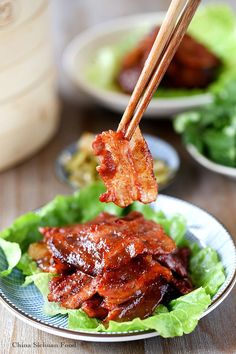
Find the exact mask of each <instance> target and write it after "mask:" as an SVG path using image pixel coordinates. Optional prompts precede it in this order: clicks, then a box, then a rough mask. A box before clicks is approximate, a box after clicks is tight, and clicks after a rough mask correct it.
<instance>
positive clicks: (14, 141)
mask: <svg viewBox="0 0 236 354" xmlns="http://www.w3.org/2000/svg"><path fill="white" fill-rule="evenodd" d="M58 109H59V105H58V100H57V97H56V94H55V77H54V75H53V74H50V75H45V77H44V79H43V80H42V81H41V83H40V84H39V85H38V84H37V85H35V86H34V87H33V88H30V90H29V91H28V92H25V93H24V94H23V95H21V96H18V97H17V98H16V99H15V100H14V101H11V102H8V103H5V104H3V105H0V126H1V130H0V170H3V169H5V168H7V167H9V166H11V165H12V164H15V163H17V162H20V161H22V160H23V159H24V158H26V157H29V156H31V155H32V154H33V153H35V152H36V151H37V150H39V149H40V148H41V147H42V146H43V145H44V144H45V143H47V142H48V141H49V140H50V138H51V136H52V135H53V134H54V133H55V131H56V129H57V125H58ZM6 117H7V119H6Z"/></svg>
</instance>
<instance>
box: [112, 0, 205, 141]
mask: <svg viewBox="0 0 236 354" xmlns="http://www.w3.org/2000/svg"><path fill="white" fill-rule="evenodd" d="M199 3H200V0H187V1H186V0H172V2H171V5H170V7H169V9H168V12H167V14H166V17H165V19H164V22H163V24H162V26H161V28H160V30H159V32H158V35H157V38H156V40H155V42H154V44H153V47H152V49H151V52H150V54H149V56H148V58H147V60H146V63H145V65H144V68H143V71H142V73H141V75H140V77H139V80H138V82H137V84H136V86H135V89H134V91H133V93H132V95H131V98H130V101H129V103H128V106H127V108H126V110H125V112H124V114H123V117H122V119H121V121H120V124H119V126H118V129H117V130H118V131H120V130H122V131H123V132H124V134H125V137H126V138H127V139H129V140H130V139H131V138H132V135H133V133H134V132H135V130H136V128H137V126H138V124H139V122H140V120H141V118H142V116H143V114H144V112H145V110H146V108H147V106H148V104H149V102H150V101H151V98H152V96H153V94H154V93H155V91H156V89H157V87H158V86H159V84H160V82H161V80H162V78H163V76H164V74H165V72H166V70H167V68H168V66H169V64H170V62H171V60H172V58H173V56H174V54H175V52H176V50H177V49H178V47H179V45H180V43H181V40H182V38H183V36H184V34H185V33H186V31H187V28H188V26H189V24H190V22H191V20H192V18H193V15H194V13H195V11H196V9H197V7H198V5H199Z"/></svg>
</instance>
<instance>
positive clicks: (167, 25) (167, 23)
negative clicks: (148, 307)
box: [118, 0, 186, 131]
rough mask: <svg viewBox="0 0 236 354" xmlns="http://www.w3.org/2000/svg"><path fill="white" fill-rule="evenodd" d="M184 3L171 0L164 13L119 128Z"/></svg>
mask: <svg viewBox="0 0 236 354" xmlns="http://www.w3.org/2000/svg"><path fill="white" fill-rule="evenodd" d="M185 5H186V0H172V2H171V4H170V6H169V9H168V11H167V13H166V16H165V18H164V21H163V23H162V26H161V28H160V30H159V32H158V35H157V37H156V39H155V42H154V44H153V46H152V49H151V51H150V53H149V56H148V58H147V60H146V62H145V64H144V68H143V70H142V72H141V75H140V77H139V79H138V82H137V84H136V86H135V88H134V91H133V93H132V95H131V97H130V100H129V103H128V106H127V108H126V110H125V112H124V114H123V117H122V119H121V121H120V124H119V126H118V131H119V130H124V128H125V127H126V125H127V123H128V122H129V120H130V118H131V116H132V115H133V112H134V110H135V107H136V106H137V104H138V101H139V100H140V98H141V95H142V93H143V90H144V89H145V87H146V85H147V82H148V80H149V79H150V77H151V75H152V73H153V70H154V68H155V66H156V64H157V62H158V60H159V59H160V56H161V54H162V52H163V49H164V47H165V45H166V43H167V41H168V39H169V38H170V36H171V34H172V32H173V30H174V27H175V25H176V21H177V20H178V18H179V16H180V14H181V12H182V10H183V7H184V6H185Z"/></svg>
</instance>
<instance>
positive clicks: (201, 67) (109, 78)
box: [63, 5, 236, 118]
mask: <svg viewBox="0 0 236 354" xmlns="http://www.w3.org/2000/svg"><path fill="white" fill-rule="evenodd" d="M223 17H224V18H229V22H230V21H231V24H230V26H231V27H232V28H231V29H232V32H234V30H235V28H236V22H235V17H234V15H232V12H231V10H230V9H229V8H227V7H224V6H223V7H222V6H220V5H219V6H216V5H214V8H213V7H211V6H208V7H205V8H203V9H200V10H199V13H197V14H196V16H195V18H194V21H193V23H192V24H191V25H190V30H189V32H188V33H187V34H186V35H185V36H184V38H183V40H182V43H181V45H180V47H179V49H178V51H177V52H176V54H175V56H174V58H173V60H172V63H171V64H170V66H169V68H168V70H167V72H166V75H165V76H164V78H163V80H162V83H161V85H160V86H159V88H158V91H157V92H156V93H155V94H154V97H153V100H152V102H151V103H150V105H149V107H148V109H147V111H146V112H145V115H147V116H149V117H153V118H155V117H165V116H173V115H175V114H176V113H180V112H183V111H186V110H189V109H192V108H193V107H200V106H203V105H206V104H209V103H211V102H212V92H214V91H215V90H217V89H218V88H219V87H222V85H224V82H225V81H227V80H228V79H229V78H230V76H231V77H232V75H233V70H234V69H233V68H234V64H233V60H234V59H233V58H235V56H234V55H233V57H230V55H229V53H230V52H231V49H230V48H232V47H233V48H234V46H235V39H234V38H233V36H232V35H231V34H230V33H227V30H228V29H226V28H225V27H224V21H225V20H224V18H223ZM163 18H164V13H149V14H147V13H146V14H138V15H132V16H127V17H122V18H116V19H114V20H110V21H108V22H105V23H102V24H99V25H97V26H95V27H92V28H90V29H88V30H86V31H85V32H83V33H81V34H79V35H78V36H77V37H75V38H74V39H73V40H72V42H71V43H70V44H69V45H68V47H67V48H66V49H65V52H64V55H63V67H64V70H65V72H66V73H67V75H68V77H69V78H70V79H71V80H72V81H73V83H74V85H75V87H77V89H78V93H79V92H83V93H86V94H87V97H88V98H90V99H91V98H92V99H93V100H95V101H96V102H98V103H99V104H101V105H103V106H105V107H107V108H109V109H111V110H114V111H117V112H119V113H122V112H123V111H124V109H125V107H126V106H127V103H128V100H129V96H130V94H131V93H132V91H133V89H134V86H135V84H136V82H137V80H138V77H139V75H140V73H141V71H142V68H143V66H144V63H145V60H146V59H147V56H148V54H149V52H150V49H151V47H152V45H153V42H154V39H155V37H156V34H157V32H158V31H159V29H160V25H161V23H162V21H163ZM211 23H212V26H211ZM216 26H217V32H218V36H219V37H222V38H226V39H224V41H221V43H223V44H222V45H221V46H219V45H218V44H217V39H216V38H215V37H216V32H215V31H214V28H215V27H216ZM206 28H207V32H206ZM227 48H228V49H227Z"/></svg>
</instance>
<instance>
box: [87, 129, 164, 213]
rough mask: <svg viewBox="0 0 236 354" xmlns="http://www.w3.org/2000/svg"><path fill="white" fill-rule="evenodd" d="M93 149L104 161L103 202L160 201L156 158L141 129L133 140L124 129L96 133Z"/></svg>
mask: <svg viewBox="0 0 236 354" xmlns="http://www.w3.org/2000/svg"><path fill="white" fill-rule="evenodd" d="M93 149H94V153H95V155H96V156H98V157H99V159H100V162H101V164H100V166H98V167H97V170H98V173H99V175H100V177H101V178H102V180H103V182H104V183H105V186H106V188H107V192H106V193H104V194H102V195H101V197H100V201H101V202H106V203H108V202H113V203H115V204H117V205H119V206H120V207H126V206H128V205H130V204H131V203H132V202H133V201H135V200H139V201H141V202H142V203H150V202H153V201H154V200H156V198H157V182H156V179H155V176H154V172H153V160H152V156H151V154H150V151H149V149H148V146H147V143H146V141H145V139H144V138H143V136H142V134H141V132H140V129H139V128H137V129H136V131H135V133H134V135H133V137H132V139H131V140H130V141H129V140H128V139H126V138H125V137H124V134H123V132H121V131H120V132H115V131H112V130H109V131H107V132H103V133H102V134H99V135H97V136H96V138H95V140H94V142H93Z"/></svg>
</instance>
